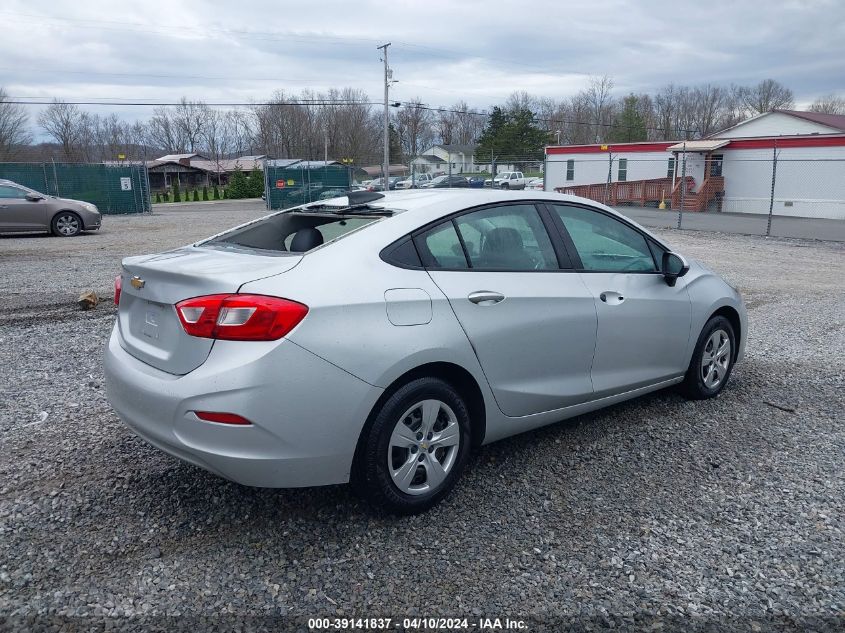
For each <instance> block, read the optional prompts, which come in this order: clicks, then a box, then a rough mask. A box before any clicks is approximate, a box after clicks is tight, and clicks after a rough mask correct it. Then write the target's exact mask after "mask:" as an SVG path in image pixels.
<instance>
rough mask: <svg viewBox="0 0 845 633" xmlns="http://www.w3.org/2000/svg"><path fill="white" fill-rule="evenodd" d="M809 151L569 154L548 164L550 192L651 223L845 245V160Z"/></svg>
mask: <svg viewBox="0 0 845 633" xmlns="http://www.w3.org/2000/svg"><path fill="white" fill-rule="evenodd" d="M808 154H809V152H805V153H800V152H790V151H788V150H784V149H778V148H775V149H774V150H773V149H771V148H768V149H765V150H754V151H743V152H739V151H736V152H728V151H725V152H723V153H715V152H713V153H710V154H705V153H693V152H689V153H687V154H686V155H684V154H683V153H677V154H675V155H673V156H668V157H667V156H665V153H663V155H660V154H658V155H656V156H653V157H648V158H637V157H635V156H631V155H628V156H625V155H624V154H616V155H614V154H613V153H606V154H604V155H600V156H596V157H595V158H592V157H591V158H585V157H584V156H583V155H575V156H567V155H565V154H564V155H562V156H560V157H554V159H548V160H547V162H546V174H545V188H546V190H547V191H558V192H560V193H566V194H572V195H576V196H581V197H585V198H589V199H592V200H596V201H597V202H601V203H603V204H607V205H609V206H612V207H615V208H617V209H618V210H619V211H621V212H622V213H624V214H626V215H628V216H630V217H632V218H633V219H635V220H636V221H638V222H641V223H643V224H646V225H648V226H674V227H675V228H678V229H703V230H713V231H723V232H728V233H746V234H757V235H775V236H783V237H815V238H818V239H833V240H845V155H836V154H834V153H830V154H829V155H819V154H818V153H816V154H815V155H812V156H810V155H808Z"/></svg>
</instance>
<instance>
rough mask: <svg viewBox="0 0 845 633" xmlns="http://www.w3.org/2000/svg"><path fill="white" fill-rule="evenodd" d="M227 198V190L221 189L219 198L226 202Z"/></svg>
mask: <svg viewBox="0 0 845 633" xmlns="http://www.w3.org/2000/svg"><path fill="white" fill-rule="evenodd" d="M228 197H229V190H228V189H221V190H220V198H221V199H223V200H226V199H227V198H228Z"/></svg>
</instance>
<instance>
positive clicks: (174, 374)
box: [105, 189, 747, 513]
mask: <svg viewBox="0 0 845 633" xmlns="http://www.w3.org/2000/svg"><path fill="white" fill-rule="evenodd" d="M115 301H116V302H117V303H118V305H119V309H118V317H117V323H116V325H115V327H114V331H113V332H112V336H111V340H110V341H109V343H108V347H107V350H106V354H105V369H106V376H107V390H108V397H109V399H110V401H111V403H112V405H113V406H114V408H115V410H116V411H117V412H118V414H119V415H120V417H121V418H122V419H123V420H124V421H125V423H126V424H127V425H128V426H129V427H131V428H132V429H134V430H135V431H136V432H137V433H138V434H139V435H140V436H141V437H143V438H145V439H146V440H147V441H149V442H150V443H151V444H153V445H155V446H157V447H159V448H160V449H162V450H164V451H166V452H168V453H170V454H172V455H175V456H176V457H179V458H181V459H183V460H185V461H187V462H190V463H192V464H195V465H197V466H201V467H202V468H205V469H208V470H210V471H212V472H214V473H217V474H219V475H221V476H223V477H226V478H228V479H231V480H234V481H236V482H240V483H242V484H246V485H251V486H271V487H293V486H316V485H323V484H337V483H343V482H348V481H351V482H352V483H353V484H354V485H355V487H356V488H357V489H358V490H359V491H361V492H362V493H363V494H364V495H365V496H366V497H367V498H369V499H370V500H371V501H372V502H374V503H376V504H378V505H381V506H384V507H386V508H388V509H390V510H391V511H393V512H397V513H413V512H419V511H422V510H425V509H426V508H429V507H430V506H432V505H433V504H435V503H437V502H438V501H439V500H440V499H442V498H443V497H444V496H445V495H446V494H447V493H448V491H449V490H450V489H451V488H452V487H453V485H454V484H455V481H456V480H457V478H458V477H459V475H460V473H461V470H462V469H463V468H464V465H465V463H466V461H467V456H468V455H469V452H470V450H471V448H472V447H475V446H479V445H481V444H486V443H489V442H493V441H496V440H499V439H502V438H504V437H508V436H510V435H514V434H516V433H521V432H523V431H527V430H529V429H533V428H537V427H540V426H543V425H546V424H551V423H553V422H557V421H559V420H563V419H565V418H569V417H572V416H575V415H579V414H582V413H585V412H588V411H592V410H595V409H600V408H602V407H606V406H608V405H612V404H614V403H617V402H621V401H623V400H627V399H629V398H633V397H636V396H639V395H641V394H644V393H648V392H650V391H654V390H657V389H662V388H665V387H669V386H676V387H678V388H679V389H680V391H681V392H682V393H683V394H684V395H685V396H686V397H688V398H692V399H701V398H710V397H713V396H715V395H717V394H718V393H719V392H720V391H721V390H722V389H723V388H724V387H725V384H726V383H727V381H728V379H729V377H730V373H731V368H732V367H733V365H734V363H736V362H737V361H738V360H739V359H740V358H742V355H743V349H744V344H745V340H746V336H747V324H746V313H745V308H744V305H743V302H742V299H741V297H740V295H739V293H738V292H737V291H736V290H735V289H734V288H732V287H731V286H730V285H728V284H727V283H726V282H725V281H723V280H722V279H721V278H720V277H719V276H717V275H716V274H714V273H713V272H711V271H710V270H708V269H707V268H706V267H705V266H704V265H702V264H700V263H698V262H695V261H692V260H686V259H685V258H684V257H683V256H681V255H679V254H677V253H675V252H673V251H672V249H671V248H670V247H669V246H668V245H667V244H666V243H665V242H663V240H661V239H659V238H657V237H655V236H654V235H652V234H651V233H649V232H648V231H646V230H645V229H643V228H642V227H640V226H638V225H636V224H635V223H633V222H631V221H629V220H627V219H625V218H624V217H622V216H620V215H619V214H617V213H616V212H614V211H613V210H611V209H610V208H608V207H605V206H603V205H600V204H597V203H595V202H592V201H589V200H585V199H581V198H576V197H573V196H564V195H560V194H554V193H545V192H534V191H532V192H513V191H510V192H509V191H500V190H491V189H487V190H482V189H465V190H413V191H405V192H392V193H387V194H379V193H372V192H355V193H350V194H349V195H348V196H347V197H344V198H337V199H333V200H328V201H323V202H317V203H311V204H308V205H304V206H301V207H298V208H295V209H292V210H288V211H283V212H279V213H274V214H271V215H268V216H266V217H264V218H261V219H259V220H256V221H253V222H250V223H248V224H245V225H242V226H240V227H237V228H235V229H232V230H230V231H227V232H225V233H221V234H219V235H216V236H214V237H212V238H209V239H207V240H204V241H202V242H198V243H196V244H193V245H191V246H186V247H184V248H180V249H177V250H175V251H171V252H166V253H161V254H159V255H148V256H140V257H129V258H127V259H125V260H124V261H123V270H122V271H121V274H120V276H119V277H118V278H117V279H116V290H115Z"/></svg>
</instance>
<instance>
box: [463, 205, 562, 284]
mask: <svg viewBox="0 0 845 633" xmlns="http://www.w3.org/2000/svg"><path fill="white" fill-rule="evenodd" d="M455 224H456V225H457V227H458V230H459V231H460V234H461V237H462V238H463V242H464V246H465V247H466V251H467V256H468V257H469V261H470V265H471V266H472V268H474V269H481V270H514V271H517V270H555V269H557V268H558V262H557V257H556V256H555V251H554V248H553V247H552V242H551V239H550V238H549V235H548V233H547V232H546V227H545V226H544V225H543V221H542V220H541V219H540V214H539V213H538V211H537V208H536V207H535V206H534V205H532V204H513V205H505V206H500V207H492V208H488V209H482V210H480V211H474V212H472V213H467V214H465V215H462V216H460V217H458V218H456V219H455Z"/></svg>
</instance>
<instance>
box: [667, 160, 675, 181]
mask: <svg viewBox="0 0 845 633" xmlns="http://www.w3.org/2000/svg"><path fill="white" fill-rule="evenodd" d="M674 175H675V157H674V156H673V157H672V158H670V159H669V164H668V165H667V166H666V177H667V178H672V177H673V176H674Z"/></svg>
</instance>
